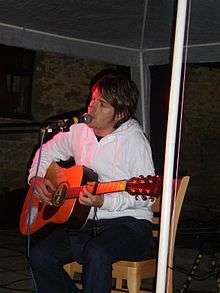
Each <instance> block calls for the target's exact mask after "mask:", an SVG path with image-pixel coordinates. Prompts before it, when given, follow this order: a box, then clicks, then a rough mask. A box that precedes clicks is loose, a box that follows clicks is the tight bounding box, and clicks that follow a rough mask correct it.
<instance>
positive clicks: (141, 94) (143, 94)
mask: <svg viewBox="0 0 220 293" xmlns="http://www.w3.org/2000/svg"><path fill="white" fill-rule="evenodd" d="M139 58H140V66H139V68H140V89H141V92H140V96H141V109H142V111H141V116H142V123H143V124H142V125H143V130H144V132H145V133H146V116H145V106H144V99H145V82H144V60H143V52H142V51H141V52H140V54H139ZM147 98H149V97H147ZM147 130H149V129H147Z"/></svg>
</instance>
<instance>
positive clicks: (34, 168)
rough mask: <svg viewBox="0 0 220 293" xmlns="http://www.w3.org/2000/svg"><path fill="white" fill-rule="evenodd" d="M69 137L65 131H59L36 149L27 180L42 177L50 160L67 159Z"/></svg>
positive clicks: (69, 154)
mask: <svg viewBox="0 0 220 293" xmlns="http://www.w3.org/2000/svg"><path fill="white" fill-rule="evenodd" d="M70 137H71V135H69V134H68V133H67V132H60V133H58V134H57V135H55V136H54V137H53V138H52V139H51V140H50V141H48V142H47V143H45V144H43V146H42V150H41V151H40V149H38V150H37V152H36V153H35V156H34V159H33V161H32V165H31V168H30V170H29V176H28V182H30V179H31V178H32V177H34V176H39V177H44V176H45V174H46V171H47V169H48V167H49V165H50V164H51V163H52V162H57V161H60V160H63V161H65V160H67V159H69V157H70V156H71V153H70Z"/></svg>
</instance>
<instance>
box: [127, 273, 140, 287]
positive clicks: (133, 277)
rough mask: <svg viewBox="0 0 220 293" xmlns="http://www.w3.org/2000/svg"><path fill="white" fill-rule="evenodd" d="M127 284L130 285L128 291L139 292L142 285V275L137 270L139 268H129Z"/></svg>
mask: <svg viewBox="0 0 220 293" xmlns="http://www.w3.org/2000/svg"><path fill="white" fill-rule="evenodd" d="M127 285H128V292H129V293H138V292H139V290H140V286H141V280H140V276H139V274H138V272H137V270H136V269H135V270H134V269H132V268H129V269H128V279H127Z"/></svg>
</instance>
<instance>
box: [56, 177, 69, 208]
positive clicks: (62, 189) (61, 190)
mask: <svg viewBox="0 0 220 293" xmlns="http://www.w3.org/2000/svg"><path fill="white" fill-rule="evenodd" d="M66 193H67V184H66V183H62V184H61V185H59V187H58V188H57V190H56V191H55V193H54V194H53V197H52V204H53V206H55V207H58V206H60V205H61V204H62V202H63V201H64V199H65V197H66Z"/></svg>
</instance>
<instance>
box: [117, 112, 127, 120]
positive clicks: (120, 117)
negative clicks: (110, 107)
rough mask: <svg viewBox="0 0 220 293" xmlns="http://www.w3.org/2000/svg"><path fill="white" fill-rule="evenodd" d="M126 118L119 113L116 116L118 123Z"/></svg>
mask: <svg viewBox="0 0 220 293" xmlns="http://www.w3.org/2000/svg"><path fill="white" fill-rule="evenodd" d="M124 117H125V114H124V113H118V114H117V115H116V116H115V119H116V120H117V121H120V120H121V119H123V118H124Z"/></svg>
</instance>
